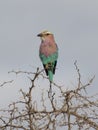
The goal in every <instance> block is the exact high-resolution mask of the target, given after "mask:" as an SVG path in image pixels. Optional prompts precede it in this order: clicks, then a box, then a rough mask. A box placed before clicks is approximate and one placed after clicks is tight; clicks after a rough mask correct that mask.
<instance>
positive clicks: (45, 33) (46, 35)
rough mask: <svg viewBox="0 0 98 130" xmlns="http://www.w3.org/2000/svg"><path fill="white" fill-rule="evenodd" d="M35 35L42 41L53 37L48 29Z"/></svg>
mask: <svg viewBox="0 0 98 130" xmlns="http://www.w3.org/2000/svg"><path fill="white" fill-rule="evenodd" d="M37 36H38V37H40V38H41V40H42V41H45V40H49V39H51V38H53V34H52V33H51V32H49V31H43V32H41V33H39V34H38V35H37Z"/></svg>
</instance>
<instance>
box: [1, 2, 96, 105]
mask: <svg viewBox="0 0 98 130" xmlns="http://www.w3.org/2000/svg"><path fill="white" fill-rule="evenodd" d="M46 29H48V30H49V31H51V32H53V33H54V35H55V39H56V42H57V44H58V47H59V59H58V65H57V71H56V75H55V78H54V80H55V82H56V83H59V84H61V85H64V87H65V88H68V87H70V88H71V87H73V85H72V83H73V84H75V83H76V80H77V78H76V75H77V74H76V71H75V67H74V61H75V60H77V61H78V65H79V68H80V71H81V74H82V79H83V81H88V79H90V78H91V77H92V76H93V75H95V76H96V77H95V80H94V83H93V85H92V87H95V88H93V89H92V90H91V92H96V91H97V90H98V88H97V78H98V58H97V55H98V0H49V1H48V0H47V1H46V0H41V1H40V0H0V84H1V83H2V82H3V81H8V80H11V79H13V78H14V79H15V78H16V77H15V75H8V73H7V72H8V71H11V70H13V69H14V70H19V69H21V70H27V71H28V70H31V71H35V69H36V67H40V68H42V64H41V61H40V59H39V54H38V51H39V45H40V39H39V38H38V37H36V35H37V34H38V33H39V32H40V31H42V30H46ZM32 66H33V67H32ZM18 79H19V78H18ZM18 79H16V81H17V82H18ZM25 81H26V80H25ZM22 82H24V79H22V77H21V81H20V82H19V83H20V84H19V83H18V86H17V84H12V86H11V87H7V86H6V87H4V88H0V107H1V106H2V105H4V104H5V103H7V102H8V101H9V102H10V101H13V100H14V99H15V98H16V99H17V93H18V90H19V89H21V88H22V89H24V88H25V87H26V84H28V81H26V83H22ZM21 83H22V85H21ZM14 86H15V87H14Z"/></svg>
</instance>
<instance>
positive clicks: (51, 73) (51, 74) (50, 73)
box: [48, 70, 53, 82]
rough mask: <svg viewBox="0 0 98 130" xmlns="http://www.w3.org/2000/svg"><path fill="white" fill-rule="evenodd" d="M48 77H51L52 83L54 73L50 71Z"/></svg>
mask: <svg viewBox="0 0 98 130" xmlns="http://www.w3.org/2000/svg"><path fill="white" fill-rule="evenodd" d="M48 75H49V81H50V82H52V81H53V72H52V71H51V70H49V71H48Z"/></svg>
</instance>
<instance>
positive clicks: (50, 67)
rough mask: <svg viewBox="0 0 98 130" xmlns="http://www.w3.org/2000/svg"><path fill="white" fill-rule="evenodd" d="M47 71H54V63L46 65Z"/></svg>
mask: <svg viewBox="0 0 98 130" xmlns="http://www.w3.org/2000/svg"><path fill="white" fill-rule="evenodd" d="M45 67H46V69H50V70H51V69H52V68H53V63H52V62H49V63H48V64H46V66H45Z"/></svg>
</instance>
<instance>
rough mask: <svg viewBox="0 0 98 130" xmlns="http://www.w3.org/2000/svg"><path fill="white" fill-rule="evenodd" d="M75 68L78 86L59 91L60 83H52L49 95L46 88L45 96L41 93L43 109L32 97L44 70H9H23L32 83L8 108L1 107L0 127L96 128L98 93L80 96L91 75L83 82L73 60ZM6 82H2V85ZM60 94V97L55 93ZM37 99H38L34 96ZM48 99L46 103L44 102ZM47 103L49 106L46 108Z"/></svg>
mask: <svg viewBox="0 0 98 130" xmlns="http://www.w3.org/2000/svg"><path fill="white" fill-rule="evenodd" d="M75 67H76V71H77V73H78V85H77V88H75V89H73V90H65V91H64V89H63V90H62V87H61V86H58V85H56V84H55V83H52V87H54V88H55V92H54V94H53V95H52V97H51V98H50V97H49V95H48V91H46V93H47V96H46V97H45V96H44V93H43V92H42V97H41V102H40V104H42V105H41V106H42V108H38V104H37V101H34V100H33V99H32V95H33V93H34V87H36V85H35V80H36V79H38V78H39V76H40V75H41V76H43V74H42V72H43V70H41V71H40V70H39V68H37V70H36V72H35V73H32V72H31V73H30V72H26V71H24V72H23V71H19V72H18V71H17V72H15V71H12V72H14V73H16V74H19V73H25V74H27V75H28V77H29V75H30V74H31V75H32V74H33V75H34V76H33V78H31V77H29V79H30V81H31V86H30V87H29V89H28V91H27V92H24V91H23V90H22V89H21V90H20V92H21V93H22V96H23V98H22V100H19V101H17V102H14V103H12V104H10V105H9V109H8V110H4V109H3V110H2V109H1V110H0V112H1V113H2V114H3V115H1V116H0V124H1V125H0V129H1V130H5V129H10V130H11V129H13V130H14V129H15V130H16V129H18V130H19V129H20V130H42V129H43V130H56V128H57V127H58V126H59V127H61V128H62V127H65V128H66V129H68V130H71V129H79V130H82V129H90V128H92V129H97V128H98V114H97V113H98V94H96V95H94V96H87V94H86V95H83V94H82V92H81V90H86V88H87V87H89V86H90V85H91V84H92V81H93V80H94V77H93V78H91V79H90V80H89V81H88V82H87V83H86V84H82V82H81V74H80V71H79V69H78V66H77V64H76V62H75ZM43 78H45V77H44V76H43ZM5 84H6V82H5V83H4V84H2V86H3V85H5ZM58 92H59V93H60V96H59V95H57V93H58ZM95 97H96V100H94V98H95ZM36 100H37V99H36ZM47 102H48V104H47ZM47 105H48V106H51V108H50V109H49V110H48V107H47Z"/></svg>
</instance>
